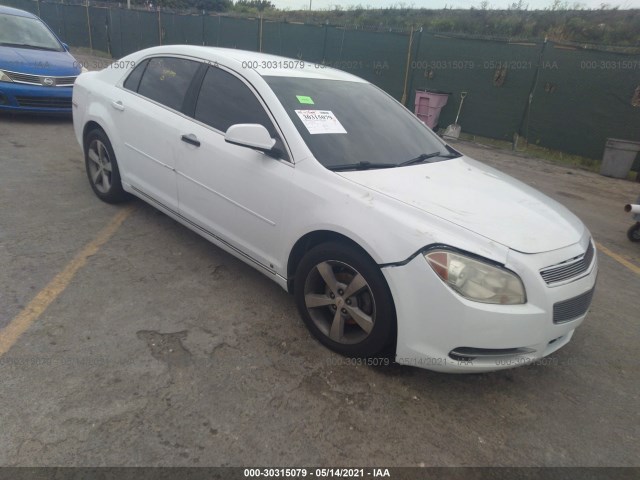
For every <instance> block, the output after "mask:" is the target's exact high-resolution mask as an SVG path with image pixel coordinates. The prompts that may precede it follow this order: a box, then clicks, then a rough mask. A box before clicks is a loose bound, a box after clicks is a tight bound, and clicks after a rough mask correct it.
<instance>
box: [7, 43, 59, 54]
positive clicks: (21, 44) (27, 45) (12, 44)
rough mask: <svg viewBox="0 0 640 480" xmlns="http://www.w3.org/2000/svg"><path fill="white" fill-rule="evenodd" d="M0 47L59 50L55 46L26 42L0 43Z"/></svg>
mask: <svg viewBox="0 0 640 480" xmlns="http://www.w3.org/2000/svg"><path fill="white" fill-rule="evenodd" d="M0 47H17V48H30V49H32V50H46V51H48V52H59V51H60V50H59V49H57V48H51V47H40V46H38V45H29V44H26V43H5V42H2V43H0Z"/></svg>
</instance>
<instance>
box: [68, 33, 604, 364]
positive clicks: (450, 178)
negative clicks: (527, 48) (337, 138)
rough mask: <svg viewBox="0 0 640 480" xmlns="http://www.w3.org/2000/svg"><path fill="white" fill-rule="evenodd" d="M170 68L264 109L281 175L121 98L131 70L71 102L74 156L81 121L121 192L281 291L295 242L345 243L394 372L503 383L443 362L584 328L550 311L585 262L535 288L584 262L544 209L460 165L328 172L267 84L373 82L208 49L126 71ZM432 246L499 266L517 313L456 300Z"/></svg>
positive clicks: (147, 103)
mask: <svg viewBox="0 0 640 480" xmlns="http://www.w3.org/2000/svg"><path fill="white" fill-rule="evenodd" d="M167 55H171V56H181V57H187V58H190V59H196V60H198V61H201V62H207V63H210V64H215V65H219V66H221V67H222V68H224V69H228V70H229V71H232V72H235V74H236V75H237V76H239V77H241V78H242V79H243V81H244V82H245V83H247V84H248V85H250V87H251V88H252V89H253V90H254V92H255V93H256V95H257V97H258V98H259V100H260V102H261V103H262V104H263V105H264V106H265V108H266V109H267V112H268V114H269V116H270V117H271V119H272V121H273V123H274V124H275V125H276V127H277V129H278V131H279V133H280V134H281V136H282V138H283V140H284V142H285V145H286V149H287V152H288V153H289V156H290V157H291V158H290V161H288V160H276V159H274V158H271V157H269V156H268V155H266V154H263V153H261V152H258V151H255V150H251V149H248V148H245V147H241V146H237V145H232V144H229V143H227V142H225V140H224V133H223V132H220V131H217V130H215V129H213V128H211V127H209V126H207V125H204V124H202V123H200V122H197V121H194V120H193V119H191V118H189V117H187V116H185V115H183V114H181V113H179V112H175V111H173V110H171V109H169V108H167V107H164V106H161V105H159V104H156V103H155V102H153V101H151V100H148V99H145V98H144V97H141V96H140V95H138V94H136V93H133V92H130V91H128V90H126V89H125V88H123V87H122V83H123V81H124V79H125V78H126V76H127V75H128V73H129V71H130V69H129V70H121V69H115V68H113V69H111V68H107V69H105V70H103V71H101V72H90V73H86V74H83V75H81V76H80V77H78V80H77V81H76V84H75V87H74V100H73V102H74V109H73V114H74V128H75V133H76V137H77V139H78V142H79V143H80V144H81V145H83V138H84V133H85V130H86V128H87V125H90V124H91V122H95V123H96V124H98V125H99V126H100V127H101V128H102V129H103V130H104V131H105V133H106V134H107V136H108V137H109V139H110V141H111V143H112V146H113V149H114V152H115V154H116V157H117V159H118V163H119V166H120V172H121V176H122V183H123V187H124V189H125V190H126V191H128V192H130V193H132V194H134V195H137V196H138V197H140V198H142V199H143V200H145V201H148V202H149V203H151V204H153V205H154V206H156V207H158V208H160V209H162V210H163V211H164V212H165V213H167V214H169V215H170V216H171V217H172V218H174V219H176V220H178V221H180V222H181V223H183V224H184V225H186V226H187V227H189V228H191V229H192V230H194V231H196V232H197V233H199V234H201V235H203V236H204V237H206V238H207V239H209V240H210V241H212V242H213V243H215V244H216V245H218V246H219V247H221V248H223V249H225V250H226V251H227V252H230V253H232V254H233V255H235V256H237V257H238V258H240V259H242V260H243V261H245V262H247V263H249V264H251V265H253V266H254V267H257V268H258V269H259V270H260V271H262V272H263V273H265V274H267V275H268V276H269V277H270V278H272V279H273V280H275V281H276V282H277V283H279V284H280V285H281V286H282V287H283V288H287V286H288V280H290V277H291V272H290V270H291V269H290V266H289V265H288V263H289V259H290V255H291V252H292V250H293V248H294V246H295V245H296V243H297V242H298V241H300V239H302V238H303V237H305V235H307V234H311V233H314V232H318V231H328V232H334V233H337V234H340V235H343V236H344V237H347V238H349V239H350V240H352V241H353V242H355V243H356V244H357V245H359V246H360V247H361V248H362V249H363V250H364V251H365V252H367V253H368V254H369V256H370V257H371V258H372V259H373V260H374V261H375V262H376V263H377V264H378V265H379V266H380V268H381V269H382V272H383V274H384V277H385V278H386V280H387V283H388V285H389V288H390V290H391V292H392V294H393V298H394V303H395V306H396V316H397V327H398V328H397V332H398V334H397V345H396V354H397V359H398V361H399V362H400V363H404V364H408V365H415V366H421V367H425V368H430V369H434V370H442V371H452V372H466V371H485V370H497V369H500V368H510V367H513V366H517V364H510V365H499V364H497V363H496V361H495V358H490V359H486V361H479V362H474V364H473V365H467V364H465V363H464V362H456V361H455V360H452V359H451V358H450V356H449V355H448V354H449V352H450V351H451V350H452V349H455V348H457V347H471V346H472V347H476V348H488V349H500V348H505V349H507V348H521V347H522V348H524V347H526V348H528V349H530V350H531V353H529V354H528V356H525V357H526V358H525V357H523V358H525V360H527V361H531V360H534V359H537V358H541V357H543V356H545V355H548V354H549V353H551V352H553V351H555V349H557V348H559V347H560V346H562V345H564V344H565V343H566V342H568V341H569V339H570V338H571V336H572V335H573V332H574V330H575V328H576V327H577V326H578V325H579V324H580V323H581V322H582V321H583V319H584V315H583V316H581V317H580V318H576V319H574V320H572V321H570V322H566V323H562V324H560V325H556V324H554V323H553V322H552V321H551V318H552V312H553V305H554V304H555V303H557V302H559V301H563V300H566V299H570V298H573V297H575V296H578V295H581V294H584V293H585V292H588V291H590V290H592V289H593V287H594V285H595V278H596V275H597V260H596V257H595V255H594V257H593V258H594V260H593V263H592V265H591V266H590V268H589V270H588V271H587V272H585V273H584V275H582V276H581V277H580V278H578V279H575V281H572V282H570V283H568V284H566V285H559V286H555V287H551V286H549V285H547V284H545V282H544V280H543V279H542V277H541V276H540V274H539V271H540V269H542V268H544V267H548V266H549V265H556V264H558V263H560V262H564V261H566V260H567V259H570V258H573V257H575V256H579V255H582V254H584V252H585V249H586V247H587V245H588V244H589V242H590V234H589V232H588V231H587V229H586V228H585V227H584V225H583V224H582V222H581V221H580V220H579V219H577V218H576V217H575V216H574V215H573V214H572V213H571V212H569V211H568V210H567V209H566V208H564V207H563V206H561V205H560V204H558V203H557V202H555V201H554V200H551V199H549V198H548V197H546V196H544V195H543V194H541V193H539V192H537V191H536V190H534V189H532V188H530V187H528V186H526V185H524V184H522V183H521V182H519V181H517V180H515V179H512V178H510V177H508V176H507V175H505V174H503V173H501V172H499V171H497V170H494V169H492V168H490V167H487V166H485V165H483V164H481V163H479V162H476V161H474V160H472V159H469V158H467V157H460V158H457V159H452V160H448V161H443V162H439V163H432V164H422V165H415V166H408V167H403V168H395V169H380V170H374V169H372V170H364V171H349V172H339V173H338V172H332V171H330V170H328V169H326V168H325V167H324V166H322V165H321V164H320V163H319V162H318V161H317V160H316V159H315V158H314V156H313V154H312V152H311V151H310V149H309V148H308V147H307V145H306V144H305V142H304V141H303V140H302V137H301V136H300V134H299V132H298V130H297V129H296V127H295V125H294V124H293V122H292V121H291V119H290V118H289V116H288V115H287V112H286V111H285V109H284V107H283V106H282V105H281V104H280V102H279V100H278V98H277V97H276V95H275V94H274V92H273V91H272V90H271V88H270V87H269V86H268V84H267V83H266V82H265V80H264V79H263V78H262V75H266V74H268V75H270V76H289V77H291V76H295V77H301V78H320V79H330V80H335V81H349V82H359V83H367V82H365V81H364V80H361V79H359V78H357V77H354V76H352V75H349V74H346V73H344V72H340V71H337V70H333V69H330V68H322V69H319V68H316V67H315V66H314V65H309V64H307V65H305V67H304V68H302V69H288V68H284V69H280V70H279V69H277V68H276V69H274V68H269V69H266V70H261V69H260V68H255V69H253V68H243V67H242V65H243V62H249V61H254V60H256V58H259V59H260V61H262V60H265V61H274V62H277V61H283V60H289V59H282V58H280V57H275V56H270V55H262V54H255V53H251V52H241V51H237V50H230V49H218V48H209V47H194V46H165V47H154V48H151V49H147V50H143V51H141V52H136V53H134V54H132V55H130V56H128V57H125V58H124V59H122V61H131V62H132V64H133V63H139V62H140V61H141V60H142V59H144V58H147V57H152V56H167ZM122 61H121V62H120V63H122ZM114 104H115V105H114ZM119 107H122V108H119ZM149 118H152V120H151V121H149ZM151 122H153V123H151ZM425 128H427V127H425ZM182 135H195V137H197V139H198V140H199V141H200V147H195V146H193V145H190V144H188V143H185V142H182V141H181V140H180V137H181V136H182ZM438 141H440V142H441V140H438ZM432 245H449V246H452V247H455V248H456V249H459V250H461V251H464V252H470V253H471V254H473V255H477V256H480V257H483V258H485V259H488V260H491V261H493V262H496V263H499V264H501V265H504V267H505V268H508V269H510V270H512V271H513V272H515V273H516V274H517V275H518V276H519V277H520V278H521V279H522V282H523V283H524V285H525V289H526V293H527V303H526V304H524V305H488V304H481V303H478V302H472V301H470V300H467V299H465V298H463V297H461V296H460V295H459V294H457V293H456V292H454V291H453V290H452V289H451V288H449V287H448V286H447V285H446V284H444V283H443V282H442V281H441V280H440V278H439V277H438V276H437V275H436V274H435V273H434V271H433V270H432V269H431V268H430V267H429V266H428V264H427V262H426V260H425V259H424V258H423V256H422V255H421V254H420V252H421V251H422V250H424V249H425V248H426V247H429V246H432ZM554 340H555V341H554ZM549 342H553V343H549ZM436 359H440V361H441V362H444V363H440V364H439V363H437V360H436Z"/></svg>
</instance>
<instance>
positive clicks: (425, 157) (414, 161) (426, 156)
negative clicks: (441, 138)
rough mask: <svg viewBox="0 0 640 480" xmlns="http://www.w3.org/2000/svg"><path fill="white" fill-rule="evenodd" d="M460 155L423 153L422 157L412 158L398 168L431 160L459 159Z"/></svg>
mask: <svg viewBox="0 0 640 480" xmlns="http://www.w3.org/2000/svg"><path fill="white" fill-rule="evenodd" d="M459 156H460V155H459V154H454V153H440V152H431V153H421V154H420V155H418V156H417V157H415V158H412V159H410V160H406V161H404V162H402V163H399V164H398V166H399V167H406V166H407V165H415V164H417V163H422V162H424V161H425V160H429V159H430V158H435V157H438V158H457V157H459Z"/></svg>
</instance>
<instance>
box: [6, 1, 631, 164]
mask: <svg viewBox="0 0 640 480" xmlns="http://www.w3.org/2000/svg"><path fill="white" fill-rule="evenodd" d="M0 2H1V3H3V4H5V5H9V6H13V7H16V8H21V9H23V10H28V11H30V12H33V13H35V14H37V15H39V16H40V17H41V18H42V19H43V20H44V21H45V22H47V24H48V25H49V26H50V27H51V28H52V29H53V30H54V31H55V32H56V33H57V34H58V35H59V37H60V38H61V39H62V40H63V41H65V42H66V43H68V44H69V45H71V46H76V47H87V48H92V49H95V50H100V51H104V52H108V53H110V54H111V55H112V56H113V57H114V58H120V57H123V56H125V55H127V54H129V53H131V52H134V51H137V50H140V49H143V48H146V47H151V46H154V45H159V44H191V45H210V46H220V47H229V48H239V49H244V50H253V51H262V52H266V53H272V54H276V55H282V56H286V57H292V58H298V59H301V60H305V61H307V62H314V63H316V64H317V66H318V67H320V66H321V65H328V66H332V67H336V68H339V69H341V70H345V71H347V72H350V73H353V74H354V75H357V76H359V77H362V78H365V79H367V80H369V81H370V82H372V83H374V84H375V85H377V86H379V87H380V88H382V89H383V90H385V91H386V92H388V93H389V94H390V95H392V96H393V97H395V98H397V99H398V100H401V101H402V102H403V103H405V105H407V106H408V107H409V108H411V109H413V104H414V98H415V92H416V90H429V91H436V92H446V93H449V94H450V96H449V101H448V104H447V105H446V107H445V108H444V110H443V111H442V114H441V117H440V122H439V125H440V126H441V127H444V126H446V125H448V124H450V123H453V121H454V119H455V115H456V111H457V108H458V105H459V101H460V94H461V92H467V96H466V98H465V101H464V105H463V109H462V113H461V115H460V122H459V123H460V124H461V125H462V127H463V131H464V132H466V133H471V134H475V135H481V136H486V137H491V138H497V139H502V140H507V141H512V140H514V138H516V137H521V138H525V139H526V141H528V142H529V143H530V144H536V145H540V146H545V147H549V148H554V149H558V150H562V151H565V152H568V153H573V154H578V155H583V156H586V157H592V158H601V157H602V153H603V150H604V145H605V140H606V138H608V137H613V138H622V139H628V140H640V54H638V52H639V51H640V48H638V49H635V51H633V52H632V53H620V52H614V51H606V50H604V49H601V50H598V49H595V48H591V49H588V48H584V47H583V46H574V45H568V44H557V43H553V42H543V41H531V42H528V41H507V40H497V39H491V40H487V39H480V38H468V37H466V38H465V37H462V36H453V35H439V34H435V33H428V32H422V31H421V30H418V31H410V32H393V31H384V32H376V31H364V30H360V29H353V28H345V27H337V26H331V25H308V24H298V23H287V22H273V21H268V20H262V19H260V18H234V17H228V16H224V15H209V14H202V15H198V14H195V15H186V14H178V13H170V12H165V11H163V12H158V11H146V10H126V9H123V8H115V7H113V8H102V7H97V6H90V5H86V4H85V5H69V4H61V3H49V2H43V1H36V0H0Z"/></svg>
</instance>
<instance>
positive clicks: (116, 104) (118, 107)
mask: <svg viewBox="0 0 640 480" xmlns="http://www.w3.org/2000/svg"><path fill="white" fill-rule="evenodd" d="M111 106H112V107H113V108H115V109H116V110H120V111H121V112H124V105H123V104H122V102H121V101H120V100H118V101H117V102H116V101H115V100H114V101H113V102H111Z"/></svg>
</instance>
